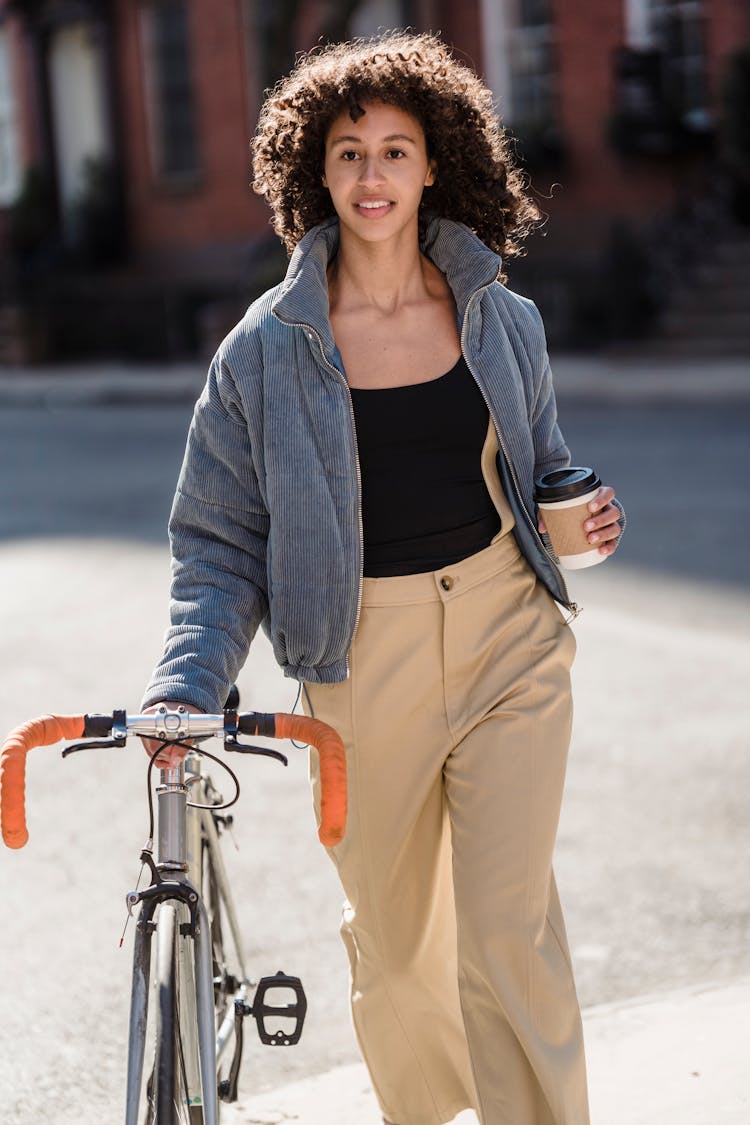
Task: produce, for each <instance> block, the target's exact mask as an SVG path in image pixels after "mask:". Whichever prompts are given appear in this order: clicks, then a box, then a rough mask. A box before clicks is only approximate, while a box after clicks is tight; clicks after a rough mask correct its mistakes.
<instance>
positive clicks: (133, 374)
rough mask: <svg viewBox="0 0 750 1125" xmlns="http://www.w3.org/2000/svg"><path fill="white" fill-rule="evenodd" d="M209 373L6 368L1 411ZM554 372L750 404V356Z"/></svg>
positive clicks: (600, 396) (601, 360)
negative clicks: (6, 407) (736, 400)
mask: <svg viewBox="0 0 750 1125" xmlns="http://www.w3.org/2000/svg"><path fill="white" fill-rule="evenodd" d="M207 366H208V365H207V364H205V363H201V362H199V361H191V362H186V363H179V364H164V365H159V364H149V365H135V364H127V363H115V362H104V363H97V364H92V363H88V364H67V365H60V366H57V367H37V368H8V367H0V405H6V406H49V407H66V406H67V407H72V406H78V405H119V404H124V403H128V404H133V405H137V404H149V403H152V404H155V403H174V402H182V403H191V402H194V401H195V399H196V398H197V396H198V395H199V394H200V391H201V388H202V386H203V383H204V381H205V378H206V369H207ZM552 369H553V372H554V379H555V388H556V390H557V393H558V395H559V396H560V397H561V398H563V397H564V398H574V397H580V398H586V399H597V400H606V401H611V402H628V401H640V402H660V401H674V400H680V401H699V402H701V401H705V400H706V399H710V398H721V399H727V398H728V399H739V400H745V401H748V400H750V357H748V358H742V357H740V358H727V357H719V358H716V359H710V358H709V359H706V358H703V359H696V360H683V359H680V360H674V359H664V358H653V359H648V358H645V357H638V358H633V357H632V356H616V355H614V354H600V355H592V354H586V355H571V354H568V353H566V354H561V355H557V356H555V355H553V357H552Z"/></svg>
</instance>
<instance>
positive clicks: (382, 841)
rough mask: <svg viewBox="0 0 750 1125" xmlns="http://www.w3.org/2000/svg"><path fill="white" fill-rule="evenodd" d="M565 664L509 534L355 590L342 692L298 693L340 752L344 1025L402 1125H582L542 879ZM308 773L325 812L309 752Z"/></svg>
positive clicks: (387, 1110)
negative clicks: (468, 1116) (459, 1124)
mask: <svg viewBox="0 0 750 1125" xmlns="http://www.w3.org/2000/svg"><path fill="white" fill-rule="evenodd" d="M504 530H505V531H506V532H507V525H506V527H505V528H504ZM574 651H575V641H574V638H573V635H572V633H571V631H570V629H569V628H568V627H567V626H566V625H565V623H564V621H563V618H562V615H561V614H560V612H559V610H558V609H557V607H556V606H555V604H554V602H553V601H552V599H551V597H550V595H549V594H548V593H547V591H546V590H545V589H544V588H543V587H542V585H541V584H540V583H539V582H538V581H537V579H536V577H535V576H534V574H533V572H532V571H531V569H530V568H529V566H528V564H527V563H526V561H525V559H524V558H523V557H522V556H521V554H520V552H519V550H518V548H517V546H516V543H515V540H514V538H513V536H512V535H508V534H501V535H500V536H499V537H498V538H497V539H496V541H495V542H494V543H493V544H492V545H491V546H490V547H488V548H487V549H486V550H484V551H481V552H480V553H479V554H476V555H474V556H472V557H471V558H469V559H465V560H463V561H462V562H460V563H458V564H456V565H455V566H449V567H446V568H444V569H443V570H441V571H437V572H434V573H429V574H417V575H408V576H404V577H395V578H380V579H365V582H364V591H363V599H362V611H361V616H360V621H359V626H358V629H357V634H356V637H355V640H354V644H353V646H352V650H351V653H350V676H349V679H348V680H347V681H346V682H345V683H341V684H307V685H306V689H305V693H303V694H304V695H306V700H305V706H306V710H308V712H310V711H312V712H313V713H314V714H315V716H316V717H318V718H320V719H323V720H325V722H328V723H331V725H333V726H334V727H336V728H337V729H338V730H339V732H340V733H341V735H342V737H343V740H344V743H345V745H346V748H347V764H348V770H349V820H348V826H347V832H346V836H345V838H344V840H343V841H342V842H341V844H339V845H338V846H337V847H335V848H333V849H331V851H330V854H331V858H332V859H333V862H334V863H335V865H336V867H337V869H338V873H339V876H340V878H341V882H342V884H343V887H344V891H345V894H346V900H347V901H346V903H345V907H344V913H343V923H342V927H341V932H342V936H343V939H344V944H345V946H346V950H347V953H348V956H349V962H350V967H351V1005H352V1015H353V1021H354V1027H355V1031H356V1034H357V1038H358V1041H359V1045H360V1048H361V1051H362V1055H363V1057H364V1059H365V1062H366V1064H367V1066H368V1069H369V1072H370V1075H371V1078H372V1082H373V1086H374V1089H375V1092H376V1094H377V1097H378V1100H379V1103H380V1107H381V1110H382V1113H383V1114H384V1116H385V1117H386V1118H387V1120H388V1121H391V1122H395V1123H397V1125H442V1123H444V1122H447V1121H450V1120H451V1119H452V1118H453V1117H454V1116H455V1115H456V1114H457V1113H458V1112H459V1111H460V1110H462V1109H465V1108H468V1107H472V1106H473V1107H474V1108H475V1109H476V1110H477V1112H478V1114H479V1117H480V1120H481V1121H482V1122H483V1125H586V1123H587V1122H588V1109H587V1095H586V1076H585V1063H584V1055H583V1040H582V1031H581V1021H580V1012H579V1006H578V1001H577V997H576V992H575V986H574V982H573V974H572V970H571V964H570V956H569V953H568V947H567V940H566V936H565V928H564V924H563V919H562V914H561V910H560V903H559V900H558V897H557V891H556V887H555V881H554V876H553V872H552V853H553V848H554V843H555V835H556V831H557V824H558V816H559V811H560V801H561V796H562V790H563V782H564V777H565V766H566V758H567V751H568V741H569V736H570V722H571V701H570V685H569V670H570V665H571V662H572V659H573V655H574ZM311 770H312V775H313V793H314V798H315V804H316V809H317V808H318V807H319V786H318V779H317V756H316V755H314V754H313V755H311Z"/></svg>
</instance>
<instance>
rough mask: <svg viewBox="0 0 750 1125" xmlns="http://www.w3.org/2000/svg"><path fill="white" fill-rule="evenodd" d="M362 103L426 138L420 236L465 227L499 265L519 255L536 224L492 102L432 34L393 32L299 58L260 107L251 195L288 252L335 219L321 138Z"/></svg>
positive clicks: (471, 73) (355, 112)
mask: <svg viewBox="0 0 750 1125" xmlns="http://www.w3.org/2000/svg"><path fill="white" fill-rule="evenodd" d="M368 102H384V103H387V104H389V105H393V106H396V107H398V108H399V109H404V110H406V111H407V112H409V113H410V114H411V115H412V116H413V117H415V118H416V119H417V120H418V121H419V122H420V124H421V126H422V128H423V130H424V134H425V140H426V144H427V155H428V157H429V158H430V159H431V160H434V161H435V162H436V165H437V178H436V182H435V184H434V185H433V186H432V187H428V188H426V189H425V193H424V196H423V199H422V203H421V205H420V227H421V230H422V231H424V227H425V225H426V222H427V220H428V219H429V218H430V217H432V216H433V215H438V216H441V217H443V218H448V219H453V220H455V221H457V222H461V223H465V224H466V225H467V226H468V227H470V228H471V229H472V230H473V231H474V232H475V233H476V234H477V235H478V236H479V238H481V240H482V241H483V242H484V243H486V245H487V246H489V247H491V248H492V249H493V250H495V251H496V252H497V253H499V254H501V255H502V256H503V257H505V258H507V257H511V256H513V255H517V254H519V253H521V252H522V246H521V243H522V240H523V239H524V238H525V237H526V236H527V235H528V234H529V233H530V232H531V230H532V229H533V228H534V227H535V226H536V225H538V224H539V222H540V219H541V216H540V212H539V210H538V208H537V207H536V205H535V204H534V202H533V201H532V200H531V199H530V198H529V196H528V195H527V194H526V190H525V189H526V183H525V178H524V176H523V174H522V173H521V172H520V171H519V169H518V168H517V167H516V165H515V163H514V159H513V153H512V150H511V142H510V141H509V139H508V136H507V134H506V133H505V131H504V129H503V127H502V125H501V124H500V121H499V120H498V117H497V114H496V113H495V109H494V105H493V102H492V94H491V93H490V91H489V90H488V89H487V87H486V86H485V85H484V83H483V82H482V81H481V80H480V79H479V78H478V77H477V75H476V74H475V73H474V71H473V70H470V69H469V67H467V66H465V65H463V64H462V63H460V62H458V61H457V60H456V59H454V58H453V56H452V55H451V53H450V50H449V48H448V47H447V46H446V44H445V43H443V42H442V41H441V40H440V39H439V38H438V37H437V36H436V35H432V34H429V33H424V34H415V33H411V32H408V31H391V32H387V33H385V34H382V35H378V36H374V37H372V38H369V39H356V40H353V41H352V42H348V43H335V44H332V45H330V46H326V47H323V48H316V49H314V50H313V51H310V52H309V53H308V54H306V55H303V56H302V57H301V58H300V59H299V60H298V62H297V65H296V66H295V68H294V70H293V71H292V72H291V73H290V74H289V75H288V76H287V77H286V78H284V79H282V80H281V81H280V82H279V83H278V84H277V85H276V86H275V87H274V88H273V90H271V91H270V93H269V95H268V97H267V99H266V101H265V103H264V105H263V108H262V109H261V113H260V118H259V121H258V129H257V132H256V135H255V139H254V142H253V165H254V173H255V178H254V181H253V188H254V190H255V191H256V192H257V193H258V194H259V195H262V196H264V197H265V199H266V201H267V202H268V204H269V205H270V207H271V210H272V211H273V227H274V230H275V231H276V233H277V234H278V236H279V237H280V238H281V240H282V242H283V243H284V245H285V246H286V248H287V251H288V252H289V253H291V252H292V250H293V249H294V247H295V246H296V244H297V243H298V242H299V240H300V239H301V238H302V236H303V235H304V234H306V233H307V231H309V230H310V229H311V228H312V227H314V226H316V224H318V223H320V222H322V221H323V220H324V219H326V218H329V217H330V216H332V215H333V214H334V213H335V212H334V209H333V204H332V202H331V197H330V195H329V194H328V191H327V190H326V189H325V188H324V187H323V184H322V174H323V161H324V155H325V141H326V136H327V134H328V131H329V129H330V127H331V125H332V123H333V121H334V120H335V118H336V117H337V116H338V115H339V114H340V113H341V112H342V111H343V110H347V109H348V111H349V114H350V116H351V118H352V120H353V121H357V120H358V118H359V117H361V116H362V114H363V113H364V112H365V109H364V108H363V105H364V106H366V104H367V103H368ZM503 280H505V279H504V278H503Z"/></svg>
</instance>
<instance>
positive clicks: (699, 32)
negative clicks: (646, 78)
mask: <svg viewBox="0 0 750 1125" xmlns="http://www.w3.org/2000/svg"><path fill="white" fill-rule="evenodd" d="M648 20H649V35H650V38H651V43H652V45H653V46H654V47H655V48H656V49H657V50H658V51H660V52H661V54H662V57H663V60H664V62H663V88H664V95H665V97H666V99H667V101H668V103H669V104H670V105H671V106H673V107H674V109H675V111H676V113H677V114H678V116H679V117H680V119H681V121H682V123H683V125H686V126H687V127H688V128H695V129H701V128H704V127H705V126H706V125H708V123H709V121H708V110H707V105H708V99H707V83H706V46H705V16H704V12H703V4H702V3H701V0H650V2H649V5H648Z"/></svg>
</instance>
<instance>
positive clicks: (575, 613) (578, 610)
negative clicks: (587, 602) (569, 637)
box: [565, 602, 583, 625]
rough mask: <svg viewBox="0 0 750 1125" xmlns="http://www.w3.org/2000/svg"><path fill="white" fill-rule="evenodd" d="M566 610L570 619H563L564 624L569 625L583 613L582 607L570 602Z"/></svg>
mask: <svg viewBox="0 0 750 1125" xmlns="http://www.w3.org/2000/svg"><path fill="white" fill-rule="evenodd" d="M567 608H568V609H569V610H570V617H567V618H566V619H565V624H566V625H570V624H571V622H573V621H575V619H576V617H580V616H581V614H582V613H583V606H581V605H578V604H577V603H576V602H571V603H570V605H569V606H568V607H567Z"/></svg>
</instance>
